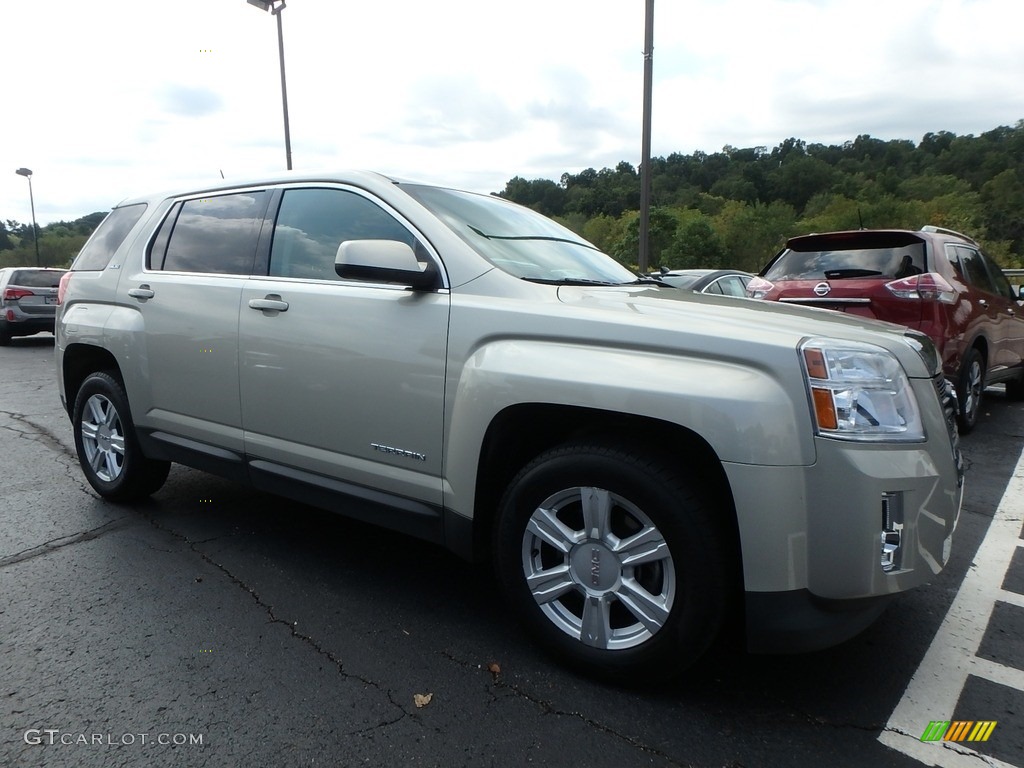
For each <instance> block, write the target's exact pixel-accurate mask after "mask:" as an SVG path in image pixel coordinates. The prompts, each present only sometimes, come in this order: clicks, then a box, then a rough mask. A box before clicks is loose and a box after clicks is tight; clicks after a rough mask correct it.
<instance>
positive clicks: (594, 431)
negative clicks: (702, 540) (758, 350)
mask: <svg viewBox="0 0 1024 768" xmlns="http://www.w3.org/2000/svg"><path fill="white" fill-rule="evenodd" d="M579 440H591V441H600V442H606V443H609V444H611V445H615V446H617V447H620V448H622V447H625V448H628V449H631V450H636V451H646V452H650V453H654V454H657V455H658V456H660V457H661V458H662V459H665V460H668V461H670V462H671V463H673V464H674V465H676V466H678V467H679V468H681V469H682V470H684V471H685V472H686V473H687V474H689V475H691V476H693V477H699V478H700V479H701V482H702V489H701V492H702V493H703V494H704V495H705V496H706V498H707V500H708V501H709V502H710V503H711V504H713V505H714V506H715V508H716V509H717V511H718V513H719V515H720V517H721V520H722V524H723V529H724V531H725V532H726V534H727V536H728V539H729V546H730V549H731V550H732V552H733V554H734V557H735V559H734V564H735V567H736V568H737V573H738V574H739V576H738V578H739V579H740V580H741V582H740V583H742V559H741V549H740V542H739V529H738V524H737V519H736V509H735V503H734V500H733V494H732V490H731V488H730V486H729V481H728V478H727V476H726V473H725V470H724V468H723V467H722V463H721V461H720V460H719V458H718V456H717V455H716V454H715V451H714V449H713V448H712V447H711V445H710V444H708V442H707V441H706V440H704V438H702V437H701V436H700V435H698V434H697V433H696V432H693V431H692V430H689V429H687V428H685V427H683V426H680V425H678V424H673V423H671V422H667V421H661V420H659V419H653V418H650V417H646V416H637V415H632V414H623V413H617V412H612V411H604V410H600V409H593V408H583V407H578V406H564V405H553V404H547V403H521V404H517V405H512V406H509V407H507V408H505V409H504V410H502V411H500V412H499V413H497V414H496V415H495V417H494V418H493V419H492V420H491V422H490V424H489V426H488V428H487V431H486V433H485V435H484V439H483V444H482V446H481V450H480V454H479V463H478V466H477V473H476V478H477V482H476V491H475V496H474V504H473V510H474V511H473V550H474V559H476V560H489V559H490V558H491V554H492V553H491V551H490V550H491V533H492V531H493V527H494V525H495V522H496V518H497V509H498V504H499V502H500V501H501V497H502V495H503V493H504V491H505V489H506V488H507V487H508V485H509V483H511V481H512V479H513V478H514V477H515V476H516V474H517V473H518V472H519V470H520V469H522V468H523V467H524V466H525V465H526V464H528V463H529V462H530V461H531V460H532V459H534V458H535V457H537V456H538V455H540V454H541V453H543V452H544V451H546V450H548V449H550V448H554V447H555V446H558V445H561V444H564V443H567V442H573V441H579Z"/></svg>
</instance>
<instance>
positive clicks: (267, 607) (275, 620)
mask: <svg viewBox="0 0 1024 768" xmlns="http://www.w3.org/2000/svg"><path fill="white" fill-rule="evenodd" d="M141 514H142V516H143V517H144V518H145V519H146V520H147V521H148V522H149V524H150V525H152V526H153V527H154V528H156V529H157V530H159V531H162V532H164V533H167V534H169V535H170V536H173V537H174V538H176V539H178V540H179V541H182V542H184V543H185V544H187V545H188V548H189V550H191V551H192V552H194V553H195V554H196V555H198V556H199V557H200V558H201V559H202V560H203V561H204V562H205V563H207V564H208V565H210V566H212V567H213V568H216V569H217V570H218V571H220V572H221V573H223V574H224V575H225V576H227V578H228V579H229V580H230V581H231V582H232V583H233V584H234V585H235V586H237V587H239V588H240V589H242V590H244V591H245V592H247V593H248V594H249V596H250V597H251V598H252V599H253V601H254V602H255V603H256V605H258V606H259V607H260V608H262V609H263V610H264V611H265V612H266V614H267V616H268V617H270V623H271V624H280V625H282V626H284V627H287V628H288V631H289V632H290V633H291V636H292V637H293V638H295V639H296V640H299V641H301V642H303V643H305V644H306V645H308V646H309V647H310V648H312V649H313V650H314V651H315V652H316V653H317V654H319V655H320V656H323V657H324V658H325V659H327V660H328V661H330V662H331V664H333V665H334V666H335V667H336V668H337V670H338V674H340V675H341V676H342V677H344V678H345V679H346V680H357V681H359V682H360V683H363V684H364V685H367V686H369V687H371V688H374V689H376V690H378V691H380V692H381V693H383V694H384V695H385V696H386V697H387V700H388V703H389V704H391V706H393V707H394V708H395V709H397V710H398V712H399V714H398V715H397V716H396V717H395V718H393V719H390V720H384V721H382V722H379V723H377V724H376V725H374V726H372V727H370V728H360V729H358V730H355V731H350V732H349V735H357V734H361V733H367V732H369V731H375V730H378V729H381V728H387V727H389V726H391V725H394V724H395V723H398V722H399V721H401V720H403V719H405V718H406V717H410V716H412V717H413V720H414V721H415V722H417V723H419V722H420V720H419V718H417V717H415V716H414V715H415V713H412V712H409V711H408V710H406V709H405V707H403V706H402V704H401V703H400V702H398V701H396V700H395V698H394V696H393V695H392V693H391V691H390V690H389V689H387V688H385V687H383V686H382V685H381V684H380V683H378V682H377V681H375V680H370V679H369V678H366V677H363V676H362V675H357V674H355V673H353V672H348V671H346V670H345V665H344V662H343V661H342V660H341V659H340V658H339V657H338V656H337V655H335V654H334V653H333V652H332V651H330V650H328V649H326V648H324V647H323V646H322V645H321V644H320V642H319V641H317V640H316V638H314V637H312V636H311V635H307V634H304V633H302V632H300V631H299V630H298V629H296V627H297V626H298V622H294V621H287V620H285V619H282V618H280V617H279V616H278V615H277V614H276V613H275V612H274V606H272V605H271V604H270V603H268V602H266V601H265V600H264V599H263V598H262V597H261V596H260V594H259V592H257V591H256V589H255V587H250V586H249V585H248V584H246V583H245V582H244V581H242V579H240V578H239V577H237V576H235V574H233V573H232V572H231V571H230V570H229V569H228V567H227V566H225V565H223V564H222V563H218V562H217V561H216V560H214V559H213V558H212V557H210V556H209V555H208V554H206V553H205V552H203V551H202V550H200V549H199V548H198V546H199V544H202V543H205V542H206V541H212V540H214V539H205V540H204V541H199V542H193V541H192V540H191V539H189V537H188V536H186V535H185V534H183V533H179V532H178V531H175V530H173V529H172V528H169V527H167V526H166V525H163V524H162V523H160V522H158V521H157V520H156V519H154V518H152V517H150V516H149V515H147V514H145V513H141ZM215 538H220V537H215Z"/></svg>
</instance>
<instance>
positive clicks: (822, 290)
mask: <svg viewBox="0 0 1024 768" xmlns="http://www.w3.org/2000/svg"><path fill="white" fill-rule="evenodd" d="M831 290H832V286H831V285H829V284H828V283H818V284H817V285H816V286H814V293H815V295H817V296H828V294H829V291H831Z"/></svg>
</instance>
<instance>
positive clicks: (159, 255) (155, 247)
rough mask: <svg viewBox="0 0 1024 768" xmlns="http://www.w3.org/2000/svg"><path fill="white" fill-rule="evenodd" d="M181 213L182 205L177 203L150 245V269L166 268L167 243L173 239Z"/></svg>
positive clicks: (148, 260) (148, 259) (147, 261)
mask: <svg viewBox="0 0 1024 768" xmlns="http://www.w3.org/2000/svg"><path fill="white" fill-rule="evenodd" d="M179 213H181V203H175V204H174V206H173V207H172V208H171V212H170V213H168V214H167V216H165V217H164V220H163V223H162V224H161V225H160V229H158V230H157V233H156V237H154V238H153V242H151V243H150V244H149V254H148V255H147V258H146V266H147V267H149V268H150V269H163V268H164V257H165V256H166V255H167V242H168V241H169V240H170V239H171V230H172V229H174V223H175V222H176V221H177V220H178V214H179Z"/></svg>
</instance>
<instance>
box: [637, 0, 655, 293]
mask: <svg viewBox="0 0 1024 768" xmlns="http://www.w3.org/2000/svg"><path fill="white" fill-rule="evenodd" d="M653 79H654V0H647V12H646V14H645V17H644V115H643V123H644V124H643V139H642V142H641V143H642V145H643V146H642V148H641V154H642V155H643V158H642V159H641V160H640V260H639V261H640V263H639V265H638V268H639V271H640V273H641V274H643V273H645V272H647V265H648V263H649V261H648V260H649V258H650V255H651V232H650V223H651V83H652V81H653Z"/></svg>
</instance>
